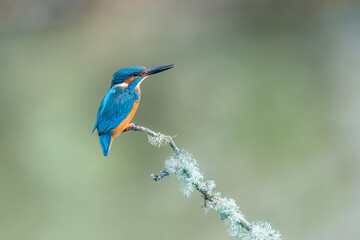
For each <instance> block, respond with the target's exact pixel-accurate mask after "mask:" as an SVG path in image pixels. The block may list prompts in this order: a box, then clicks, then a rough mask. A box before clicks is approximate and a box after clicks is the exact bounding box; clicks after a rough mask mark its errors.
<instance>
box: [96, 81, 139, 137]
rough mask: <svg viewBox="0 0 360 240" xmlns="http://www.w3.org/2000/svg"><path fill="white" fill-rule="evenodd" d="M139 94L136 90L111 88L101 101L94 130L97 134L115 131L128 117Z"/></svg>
mask: <svg viewBox="0 0 360 240" xmlns="http://www.w3.org/2000/svg"><path fill="white" fill-rule="evenodd" d="M138 99H139V94H138V92H137V90H136V89H126V88H125V89H124V88H122V87H112V88H111V89H110V90H109V91H108V92H107V93H106V95H105V97H104V99H103V100H102V101H101V104H100V107H99V111H98V115H97V119H96V122H95V126H94V130H95V129H96V128H97V130H98V133H99V134H105V133H108V132H109V131H110V130H111V129H115V128H116V127H117V126H119V124H120V123H121V122H122V121H123V120H124V119H125V118H126V117H127V116H128V115H129V113H130V112H131V109H132V108H133V105H134V103H135V101H136V100H138Z"/></svg>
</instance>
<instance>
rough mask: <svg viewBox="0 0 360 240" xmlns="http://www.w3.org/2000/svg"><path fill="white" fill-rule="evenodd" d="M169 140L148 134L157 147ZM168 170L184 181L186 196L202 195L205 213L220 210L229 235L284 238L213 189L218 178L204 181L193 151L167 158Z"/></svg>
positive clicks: (255, 239)
mask: <svg viewBox="0 0 360 240" xmlns="http://www.w3.org/2000/svg"><path fill="white" fill-rule="evenodd" d="M170 140H171V138H170V137H167V136H164V135H162V134H160V133H159V134H158V135H157V136H156V137H149V142H150V143H151V144H153V145H155V146H157V147H160V146H162V145H164V144H167V143H169V141H170ZM165 169H166V171H167V172H172V173H175V175H176V177H177V178H178V179H179V180H180V182H181V191H182V193H183V194H184V195H185V196H187V197H189V196H190V195H191V193H192V192H194V190H198V191H199V192H200V193H202V194H203V197H204V200H205V202H204V209H205V212H207V211H208V210H213V211H215V212H217V213H219V216H220V218H221V220H223V221H224V222H225V224H226V225H227V226H228V227H229V229H228V233H229V235H230V236H234V237H240V238H243V239H244V240H280V239H281V235H280V233H279V231H276V230H273V229H271V226H270V224H268V223H266V222H260V223H256V224H254V223H253V224H250V223H249V222H248V221H247V220H246V219H245V216H244V215H243V214H242V213H241V211H240V210H239V206H238V205H237V204H236V203H235V200H234V199H232V198H227V197H222V196H221V194H220V193H219V192H216V191H214V188H215V186H216V184H215V181H213V180H209V181H204V175H203V173H202V172H201V171H200V169H199V166H198V164H197V162H196V160H195V159H194V157H193V155H192V154H191V153H189V152H187V151H184V150H182V151H179V152H177V153H175V154H174V155H172V156H170V157H168V159H166V161H165ZM205 192H206V193H205ZM204 193H205V194H206V195H207V197H205V194H204ZM209 196H211V197H209Z"/></svg>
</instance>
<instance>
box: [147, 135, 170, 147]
mask: <svg viewBox="0 0 360 240" xmlns="http://www.w3.org/2000/svg"><path fill="white" fill-rule="evenodd" d="M148 139H149V143H150V144H152V145H154V146H155V147H157V148H159V147H161V146H165V145H166V144H168V143H169V142H170V141H171V137H170V136H166V135H164V134H162V133H160V132H159V133H157V134H156V136H151V135H148Z"/></svg>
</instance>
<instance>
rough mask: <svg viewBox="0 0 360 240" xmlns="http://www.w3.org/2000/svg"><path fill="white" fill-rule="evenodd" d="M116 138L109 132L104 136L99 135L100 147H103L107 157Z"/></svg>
mask: <svg viewBox="0 0 360 240" xmlns="http://www.w3.org/2000/svg"><path fill="white" fill-rule="evenodd" d="M113 139H114V137H113V136H112V132H111V131H110V132H108V133H105V134H102V135H99V140H100V145H101V147H102V150H103V153H104V156H105V157H106V156H107V155H108V153H109V151H110V148H111V144H112V141H113Z"/></svg>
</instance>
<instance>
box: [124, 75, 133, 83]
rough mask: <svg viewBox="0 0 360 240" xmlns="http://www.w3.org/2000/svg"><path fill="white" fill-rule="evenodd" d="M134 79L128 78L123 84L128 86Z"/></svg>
mask: <svg viewBox="0 0 360 240" xmlns="http://www.w3.org/2000/svg"><path fill="white" fill-rule="evenodd" d="M134 79H135V77H130V78H127V79H125V81H124V82H125V83H127V84H130V83H131V82H132V81H134Z"/></svg>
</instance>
